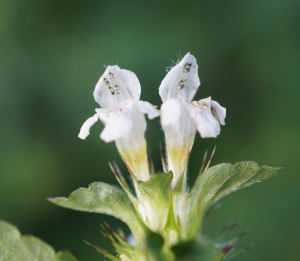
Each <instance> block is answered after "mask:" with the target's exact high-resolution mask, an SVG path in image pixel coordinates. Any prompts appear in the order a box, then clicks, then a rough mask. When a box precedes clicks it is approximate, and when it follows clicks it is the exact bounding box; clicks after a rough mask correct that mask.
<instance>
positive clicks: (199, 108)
mask: <svg viewBox="0 0 300 261" xmlns="http://www.w3.org/2000/svg"><path fill="white" fill-rule="evenodd" d="M210 102H211V98H210V97H208V98H206V99H202V100H200V101H194V102H192V104H191V106H193V107H192V110H194V112H193V114H191V113H190V115H191V116H194V120H195V123H196V125H197V130H198V132H199V134H200V135H201V137H202V138H216V137H217V136H218V135H219V134H220V130H221V129H220V123H219V122H218V120H217V119H216V118H215V117H214V116H213V114H212V112H211V105H210ZM192 110H191V111H192Z"/></svg>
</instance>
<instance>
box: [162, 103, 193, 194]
mask: <svg viewBox="0 0 300 261" xmlns="http://www.w3.org/2000/svg"><path fill="white" fill-rule="evenodd" d="M175 100H176V99H175ZM169 101H171V100H169ZM169 101H168V102H169ZM166 103H167V102H166ZM187 106H190V105H189V104H187ZM170 113H172V110H170ZM180 114H181V115H180V117H179V119H178V121H176V122H175V123H174V124H170V125H167V126H162V127H163V130H164V133H165V139H166V145H167V161H168V170H169V171H170V170H171V171H172V172H173V175H174V176H173V181H172V187H173V188H174V186H175V185H176V183H177V182H178V180H179V179H180V177H181V175H182V174H183V170H184V164H185V161H186V158H187V155H188V152H189V151H190V149H191V147H192V145H193V142H194V138H195V134H196V124H195V122H194V119H192V118H191V117H190V115H189V114H190V112H189V110H187V109H186V106H185V103H184V102H182V103H181V108H180ZM162 115H164V114H163V112H162ZM185 181H186V180H184V183H185Z"/></svg>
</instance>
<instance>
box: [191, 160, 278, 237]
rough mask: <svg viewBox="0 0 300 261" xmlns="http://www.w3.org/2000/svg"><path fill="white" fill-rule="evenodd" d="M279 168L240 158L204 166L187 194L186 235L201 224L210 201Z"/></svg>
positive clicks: (266, 176)
mask: <svg viewBox="0 0 300 261" xmlns="http://www.w3.org/2000/svg"><path fill="white" fill-rule="evenodd" d="M280 169H281V168H272V167H266V166H263V167H259V166H258V164H257V163H255V162H251V161H244V162H238V163H236V164H234V165H231V164H229V163H222V164H219V165H216V166H213V167H211V168H209V169H208V170H206V171H205V172H204V173H203V174H201V175H200V176H199V177H198V178H197V180H196V183H195V186H194V188H193V189H192V191H191V193H190V195H189V197H190V207H189V209H190V211H189V220H190V222H191V224H193V225H192V226H191V228H190V232H189V235H190V236H192V235H193V234H195V233H196V231H197V230H198V229H200V228H201V225H202V219H203V216H204V214H205V212H206V211H207V208H208V207H209V206H210V205H212V204H214V203H215V202H217V201H218V200H219V199H221V198H222V197H224V196H226V195H228V194H229V193H232V192H234V191H236V190H238V189H241V188H244V187H247V186H250V185H251V184H253V183H255V182H258V181H261V180H263V179H265V178H268V177H271V176H274V175H276V174H277V172H278V171H279V170H280Z"/></svg>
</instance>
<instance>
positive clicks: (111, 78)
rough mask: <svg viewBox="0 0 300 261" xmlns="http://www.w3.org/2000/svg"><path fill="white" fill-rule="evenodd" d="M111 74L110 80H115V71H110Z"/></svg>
mask: <svg viewBox="0 0 300 261" xmlns="http://www.w3.org/2000/svg"><path fill="white" fill-rule="evenodd" d="M109 76H110V80H111V81H114V80H115V77H114V76H115V75H114V74H113V73H111V72H109Z"/></svg>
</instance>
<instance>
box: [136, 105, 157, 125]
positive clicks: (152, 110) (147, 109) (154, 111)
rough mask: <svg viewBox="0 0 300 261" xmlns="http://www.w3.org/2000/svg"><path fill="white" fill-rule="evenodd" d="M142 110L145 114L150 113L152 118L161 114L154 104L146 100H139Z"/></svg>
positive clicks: (149, 116) (149, 115)
mask: <svg viewBox="0 0 300 261" xmlns="http://www.w3.org/2000/svg"><path fill="white" fill-rule="evenodd" d="M137 104H138V107H139V109H140V111H141V112H142V113H144V114H148V118H149V119H150V120H152V119H154V118H156V117H158V116H159V112H158V110H157V109H156V107H155V106H154V105H152V104H151V103H149V102H146V101H138V102H137Z"/></svg>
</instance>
